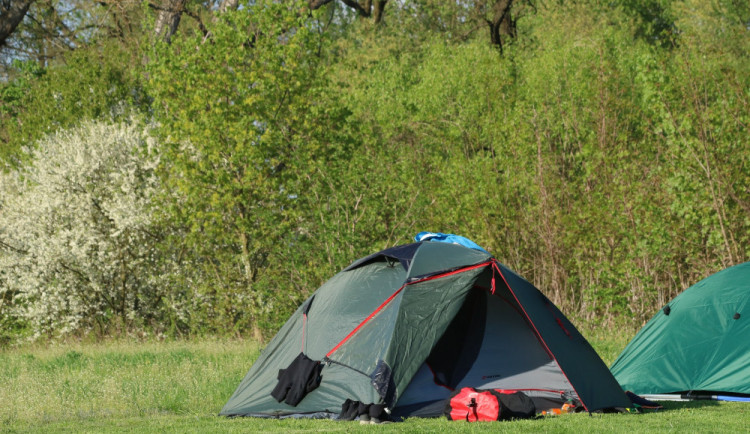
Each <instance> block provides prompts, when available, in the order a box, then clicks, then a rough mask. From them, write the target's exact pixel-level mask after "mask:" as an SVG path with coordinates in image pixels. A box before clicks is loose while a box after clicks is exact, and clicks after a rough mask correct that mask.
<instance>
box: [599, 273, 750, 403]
mask: <svg viewBox="0 0 750 434" xmlns="http://www.w3.org/2000/svg"><path fill="white" fill-rule="evenodd" d="M611 370H612V373H613V374H614V376H615V378H617V381H619V383H620V384H621V385H622V387H623V388H624V389H626V390H629V391H632V392H634V393H637V394H639V395H645V396H647V397H648V396H649V395H657V394H670V393H677V394H682V396H685V397H689V396H691V395H693V396H696V395H697V396H700V395H701V394H702V395H704V396H705V394H709V395H710V394H711V393H730V394H745V395H746V394H750V262H746V263H744V264H740V265H736V266H734V267H730V268H727V269H726V270H723V271H720V272H718V273H716V274H714V275H712V276H709V277H707V278H705V279H703V280H701V281H700V282H698V283H696V284H695V285H693V286H691V287H690V288H688V289H686V290H685V291H683V292H682V293H681V294H679V295H678V296H677V297H675V298H674V299H673V300H672V301H671V302H669V303H668V304H667V305H666V306H664V308H662V309H661V310H660V311H659V312H657V313H656V315H654V317H653V318H652V319H651V320H650V321H649V322H648V323H647V324H646V325H645V326H644V327H643V328H642V329H641V330H640V331H639V332H638V334H636V336H635V337H634V338H633V340H632V341H630V343H629V344H628V345H627V346H626V347H625V349H624V350H623V352H622V354H620V356H619V357H618V358H617V360H615V362H614V363H613V364H612V367H611ZM663 398H665V399H667V398H666V397H663Z"/></svg>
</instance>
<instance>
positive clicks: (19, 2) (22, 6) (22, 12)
mask: <svg viewBox="0 0 750 434" xmlns="http://www.w3.org/2000/svg"><path fill="white" fill-rule="evenodd" d="M32 3H34V0H13V1H9V2H6V1H3V2H0V47H2V46H4V45H5V41H6V40H7V39H8V37H10V35H11V34H13V32H14V31H15V30H16V27H18V25H19V24H21V21H23V18H24V17H25V16H26V13H27V12H28V11H29V7H30V6H31V4H32Z"/></svg>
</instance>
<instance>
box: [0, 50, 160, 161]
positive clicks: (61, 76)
mask: <svg viewBox="0 0 750 434" xmlns="http://www.w3.org/2000/svg"><path fill="white" fill-rule="evenodd" d="M131 55H133V54H132V53H130V52H128V51H126V50H125V49H123V48H122V47H120V46H119V45H117V44H109V45H105V46H103V47H94V48H91V49H81V50H78V51H74V52H72V53H71V54H69V55H68V56H66V59H65V60H66V61H65V63H64V64H62V65H57V66H52V67H49V68H42V67H40V66H39V65H38V64H37V63H35V62H33V61H27V62H16V63H14V66H15V67H16V68H17V69H18V72H17V75H16V77H15V78H13V79H12V80H11V81H9V82H8V83H7V84H5V85H4V86H3V87H2V89H3V90H2V95H1V96H0V98H2V102H3V108H2V111H1V112H0V119H2V124H0V141H1V142H2V151H1V152H0V160H4V161H5V162H7V163H10V164H12V165H17V164H18V162H19V161H18V160H19V159H20V158H23V156H22V153H21V149H22V148H24V147H34V146H35V144H36V142H37V141H38V140H40V139H41V138H42V137H44V136H45V135H47V134H51V133H54V132H56V131H58V130H60V129H66V128H70V127H74V126H76V125H78V124H79V123H80V122H81V121H83V120H87V119H100V120H106V121H118V120H121V119H123V118H126V117H127V116H129V113H131V109H132V108H136V109H146V108H147V104H146V103H147V101H145V100H144V95H143V92H142V91H141V89H140V85H139V80H140V78H139V77H138V74H137V72H136V71H134V70H133V69H132V65H131V63H130V61H131V59H132V57H131Z"/></svg>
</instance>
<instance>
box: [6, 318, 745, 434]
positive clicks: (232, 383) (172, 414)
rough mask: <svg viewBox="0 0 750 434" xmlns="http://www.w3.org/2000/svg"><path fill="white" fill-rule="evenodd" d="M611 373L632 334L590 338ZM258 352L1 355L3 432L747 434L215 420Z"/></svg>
mask: <svg viewBox="0 0 750 434" xmlns="http://www.w3.org/2000/svg"><path fill="white" fill-rule="evenodd" d="M584 334H585V335H586V336H587V337H588V338H589V340H590V341H591V343H592V345H594V347H595V348H596V349H597V351H599V353H600V355H601V356H602V358H603V359H604V360H605V362H607V363H608V364H609V363H611V361H612V360H614V358H615V357H616V356H617V354H618V353H619V352H620V350H621V349H622V348H623V347H624V345H625V343H626V342H627V340H628V339H629V338H630V337H631V335H615V336H614V337H613V333H612V332H611V331H610V330H606V329H592V330H590V331H589V332H584ZM258 353H259V346H258V345H257V344H255V343H253V342H249V341H237V340H198V341H176V342H145V343H143V342H126V341H113V342H106V343H97V344H82V343H67V344H54V345H45V346H42V345H38V344H37V345H28V346H23V347H19V348H14V349H5V350H2V352H0V431H2V432H28V431H44V432H58V431H66V432H70V431H75V432H104V431H106V432H163V431H167V432H234V431H242V432H248V431H249V432H260V431H286V432H302V431H323V432H328V431H340V432H341V431H346V432H349V431H361V432H373V431H399V432H404V431H406V432H445V431H451V432H480V431H493V432H495V431H509V432H510V431H512V432H666V431H673V432H748V430H749V429H750V405H748V404H742V403H717V402H713V401H697V402H691V403H668V405H667V407H666V408H665V409H664V410H661V411H658V412H649V413H643V414H594V415H588V414H569V415H562V416H554V417H547V418H543V419H536V420H524V421H514V422H494V423H475V424H468V423H464V422H448V421H447V420H445V419H442V418H439V419H410V420H407V421H405V422H402V423H392V424H383V425H377V426H372V425H366V426H361V425H359V423H358V422H336V421H329V420H324V421H321V420H261V419H252V418H239V419H226V418H223V417H218V416H216V414H217V413H218V412H219V410H220V409H221V407H222V406H223V405H224V403H225V402H226V400H227V399H228V398H229V396H230V395H231V394H232V392H233V391H234V388H235V387H236V386H237V384H238V383H239V381H240V380H241V379H242V377H243V376H244V375H245V373H246V372H247V370H248V369H249V367H250V365H251V364H252V362H253V361H254V360H255V358H256V357H257V356H258Z"/></svg>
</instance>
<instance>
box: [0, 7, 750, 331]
mask: <svg viewBox="0 0 750 434" xmlns="http://www.w3.org/2000/svg"><path fill="white" fill-rule="evenodd" d="M480 3H481V4H482V5H487V4H489V3H488V2H444V1H435V0H419V1H410V2H403V3H399V4H391V3H389V4H388V8H387V10H386V15H385V17H384V20H383V21H382V22H381V23H380V24H378V25H373V23H372V20H361V19H356V14H354V13H352V11H351V10H350V9H349V8H348V7H347V6H345V5H343V4H340V2H332V3H330V4H329V5H328V6H327V7H325V8H322V9H320V10H318V11H313V12H310V11H309V10H307V9H306V7H307V4H306V2H305V1H296V2H275V1H270V0H269V1H259V2H250V3H249V4H248V5H246V6H245V7H243V8H240V9H239V10H237V11H230V12H228V13H218V12H217V13H214V12H213V11H212V10H210V8H209V5H210V4H215V3H205V2H204V3H200V2H188V10H189V11H190V13H189V14H188V13H185V14H183V16H182V20H183V22H185V23H187V24H181V25H180V30H179V31H178V32H177V33H176V34H175V35H174V36H173V37H172V43H171V44H170V45H168V44H164V43H158V44H155V45H154V44H151V43H150V42H149V44H148V46H152V45H153V48H151V49H150V51H149V52H148V53H146V55H143V54H141V53H138V52H137V50H133V51H129V50H125V49H123V48H122V47H123V44H122V41H123V40H125V39H129V40H134V38H133V35H134V34H137V33H138V28H137V27H138V26H139V25H144V23H143V22H142V20H141V19H140V17H141V14H140V12H138V11H135V9H132V8H130V9H128V10H127V11H126V12H127V13H126V14H125V15H122V14H120V15H116V16H113V17H114V18H116V19H118V20H121V21H122V20H126V18H128V17H131V18H132V20H130V18H128V20H130V21H128V22H130V23H131V24H133V25H131V26H130V27H129V30H128V32H129V33H128V34H127V35H126V36H119V37H116V38H111V39H108V38H105V37H103V34H102V33H97V35H99V36H100V37H101V38H102V39H101V41H102V42H101V43H100V42H96V41H94V40H91V41H90V42H91V44H88V48H86V49H79V50H75V51H73V52H72V53H68V54H66V55H65V56H64V58H60V59H57V60H56V61H55V62H52V63H50V64H49V65H48V66H47V67H44V68H42V67H40V66H38V65H37V64H36V63H34V62H30V61H29V62H16V64H15V65H16V66H15V70H14V71H12V73H11V74H10V75H9V79H8V81H7V82H4V83H2V84H0V101H2V106H0V120H1V121H2V125H0V140H2V142H3V143H2V148H0V149H1V150H0V158H2V159H3V160H5V162H11V163H13V164H15V165H16V166H17V165H19V164H21V165H24V164H28V163H29V161H25V162H24V161H23V160H22V159H21V158H22V156H23V155H26V154H25V153H23V152H21V149H22V147H24V146H29V147H31V148H34V146H36V145H35V143H43V144H44V143H47V142H37V141H38V140H39V139H40V138H41V137H43V136H45V135H46V134H49V133H51V132H54V131H58V130H59V129H63V130H65V129H68V128H70V127H71V126H74V125H76V124H78V123H79V122H80V121H82V120H84V119H90V118H97V119H104V120H112V119H119V118H120V117H121V116H122V114H123V113H128V110H126V109H125V108H127V107H132V108H135V110H137V111H142V112H144V113H145V114H146V115H148V116H150V117H152V118H153V120H154V121H155V124H156V125H157V126H158V135H159V142H160V143H159V151H160V153H159V157H160V168H159V170H160V171H159V174H160V176H161V181H162V183H161V185H162V186H164V190H163V191H160V192H159V196H158V201H157V202H156V204H155V206H154V207H153V208H149V210H148V212H149V213H154V214H152V216H155V219H154V220H153V221H152V224H153V225H154V226H153V227H152V228H151V230H152V231H153V234H154V235H155V239H156V240H158V244H157V245H156V246H155V247H154V249H155V250H154V253H153V256H152V257H151V259H150V260H151V261H152V263H151V264H150V266H151V267H153V269H154V270H158V273H156V274H157V277H155V278H154V280H153V282H152V283H153V286H152V287H150V288H151V289H149V290H148V297H152V299H153V300H159V302H158V303H155V304H154V306H156V307H154V312H155V316H154V318H158V321H156V320H154V324H155V323H156V322H159V323H160V324H159V325H158V326H154V327H155V328H154V330H155V331H157V332H163V333H166V334H168V335H182V334H204V333H224V334H232V335H235V334H239V335H241V334H245V333H248V332H252V333H253V334H255V335H256V336H260V335H262V334H264V333H265V334H266V335H268V334H269V333H270V332H272V331H273V330H274V329H276V328H277V327H278V326H279V325H280V324H281V323H282V322H283V321H284V319H285V318H286V317H287V315H288V313H289V312H290V311H291V310H292V309H294V308H295V307H296V306H297V305H298V304H299V302H300V301H301V300H302V299H303V298H304V297H305V296H307V295H308V294H309V293H310V292H311V291H313V290H314V289H315V288H317V287H318V286H319V285H320V284H321V283H322V282H323V281H324V280H325V279H327V278H329V277H330V276H331V275H333V274H334V273H335V272H337V271H339V270H340V269H341V268H343V267H344V266H346V265H347V264H348V263H350V262H351V261H352V260H355V259H356V258H358V257H361V256H363V255H366V254H369V253H372V252H374V251H376V250H378V249H382V248H386V247H389V246H392V245H395V244H400V243H406V242H409V241H410V240H411V239H412V236H413V235H414V234H415V233H416V232H418V231H420V230H434V231H442V232H454V233H458V234H461V235H465V236H468V237H470V238H472V239H474V240H475V241H477V242H478V243H479V244H480V245H483V246H484V247H485V248H487V249H488V250H489V251H490V252H492V253H493V254H494V255H495V256H496V257H497V258H498V259H499V260H501V261H503V262H504V263H506V264H508V265H509V266H510V267H511V268H513V269H514V270H517V271H518V272H519V273H520V274H522V275H523V276H524V277H526V278H528V279H529V280H530V281H532V282H533V283H534V284H535V285H537V286H538V287H539V288H540V289H541V290H542V291H543V292H545V293H546V294H547V295H548V296H550V298H552V299H553V301H554V302H555V303H557V304H559V305H560V307H561V308H563V310H564V311H565V312H566V313H568V314H572V315H574V316H577V317H580V318H584V319H594V318H596V319H597V320H598V321H601V322H602V323H604V324H607V323H609V324H622V321H625V320H624V319H630V318H633V320H632V321H634V322H635V323H641V322H642V321H644V320H645V319H647V318H648V317H650V316H651V314H652V313H653V312H654V310H655V309H657V308H658V307H660V306H661V305H663V304H664V303H666V302H667V301H668V300H669V299H670V298H672V297H673V296H674V295H676V293H678V292H679V291H680V290H682V289H683V288H686V287H688V286H689V285H691V284H693V283H695V282H696V281H698V280H699V279H700V278H702V277H705V276H707V275H709V274H712V273H714V272H716V271H718V270H719V269H721V268H724V267H726V266H729V265H732V264H735V263H738V262H742V261H745V260H747V259H748V257H750V248H749V247H748V246H749V245H750V196H749V194H750V193H748V192H750V189H749V188H748V185H750V161H748V158H750V152H749V149H748V146H750V145H748V144H749V143H750V141H749V140H748V129H747V126H748V124H750V119H749V116H750V115H749V113H750V111H749V110H748V109H747V108H748V106H750V100H749V98H750V97H749V93H748V89H750V81H749V80H750V75H748V74H747V71H749V70H750V64H749V63H748V62H749V61H748V59H750V56H749V55H748V54H749V53H750V46H748V41H750V38H748V37H747V36H748V17H749V16H750V15H748V7H747V5H746V4H745V3H744V2H738V1H734V0H720V1H714V2H708V3H706V2H699V1H697V0H682V1H669V0H628V1H623V2H619V3H617V4H615V5H612V4H602V3H601V2H595V1H588V0H586V1H577V2H546V1H545V2H517V3H516V6H514V9H513V17H514V18H515V19H517V21H516V23H515V25H516V26H517V36H516V37H515V38H514V42H513V43H512V44H508V45H505V47H504V50H503V53H502V54H501V53H499V52H498V50H496V49H495V48H493V47H491V44H490V43H489V42H488V39H487V36H486V27H485V25H486V23H485V22H484V21H482V20H481V17H480V15H481V12H482V11H481V10H479V9H477V8H476V7H475V6H477V5H479V4H480ZM490 3H491V2H490ZM531 5H534V6H536V7H534V8H532V7H531ZM480 9H481V8H480ZM118 17H119V18H118ZM122 22H125V21H122ZM201 26H203V27H201ZM202 29H204V30H206V31H207V33H204V32H203V31H202ZM142 31H144V32H150V29H148V25H146V26H145V27H143V28H142ZM142 40H143V41H146V40H147V38H143V39H142ZM97 41H99V40H98V39H97ZM63 60H64V62H63ZM146 80H147V83H146ZM143 83H146V84H143ZM152 102H153V104H152ZM42 146H44V145H42ZM62 159H63V158H62V157H60V160H62ZM40 164H41V163H40ZM45 164H52V162H46V163H45ZM3 211H4V210H3ZM144 212H145V211H144ZM3 229H4V228H3V227H0V232H2V231H3ZM6 251H7V249H6ZM110 265H111V264H110ZM2 273H3V271H0V285H2V284H3V283H2V282H8V281H9V277H8V274H7V272H5V274H2ZM3 279H5V280H3ZM11 280H12V279H11ZM12 283H13V282H12ZM13 284H15V283H13ZM5 285H6V286H7V283H6V284H5ZM14 294H15V293H13V294H11V292H8V291H6V292H5V293H3V295H2V297H3V298H2V304H0V318H1V319H0V321H4V322H3V323H0V328H2V330H3V333H4V335H3V334H2V333H0V336H15V335H18V334H23V333H27V332H28V330H25V329H24V324H25V323H24V322H23V321H20V322H19V321H18V317H16V316H13V315H8V314H7V312H10V311H12V310H13V309H15V308H16V307H17V303H18V301H17V299H16V298H14ZM3 312H5V313H6V314H3ZM628 322H629V321H625V323H628ZM0 339H2V338H0ZM8 339H10V338H8Z"/></svg>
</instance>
